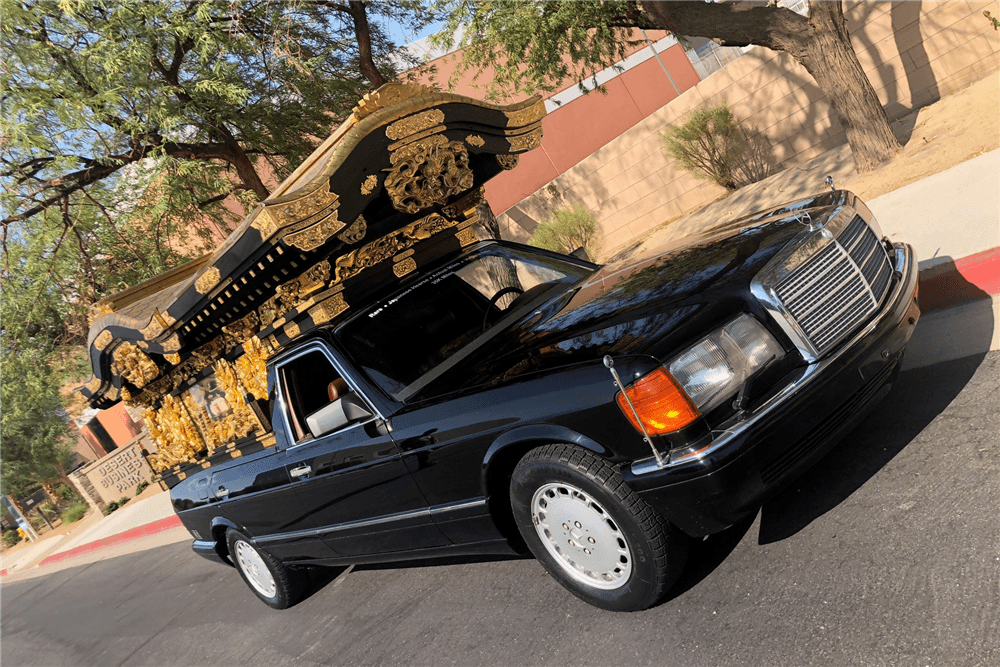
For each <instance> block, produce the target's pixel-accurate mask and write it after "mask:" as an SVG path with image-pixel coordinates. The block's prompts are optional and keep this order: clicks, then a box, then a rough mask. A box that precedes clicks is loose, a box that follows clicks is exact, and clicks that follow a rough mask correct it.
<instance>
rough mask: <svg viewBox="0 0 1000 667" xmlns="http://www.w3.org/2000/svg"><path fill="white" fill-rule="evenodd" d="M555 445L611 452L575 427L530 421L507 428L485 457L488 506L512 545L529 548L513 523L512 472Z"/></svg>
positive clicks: (605, 454) (484, 484) (603, 453)
mask: <svg viewBox="0 0 1000 667" xmlns="http://www.w3.org/2000/svg"><path fill="white" fill-rule="evenodd" d="M552 444H567V445H576V446H579V447H581V448H583V449H586V450H588V451H590V452H593V453H594V454H596V455H597V456H600V457H602V458H609V457H610V456H611V455H612V452H611V451H610V450H609V449H608V448H607V447H605V446H603V445H602V444H600V443H599V442H597V441H595V440H593V439H592V438H588V437H587V436H585V435H583V434H581V433H578V432H576V431H574V430H572V429H569V428H566V427H564V426H558V425H556V424H531V425H527V426H521V427H518V428H515V429H512V430H510V431H507V432H506V433H504V434H503V435H501V436H500V437H498V438H497V439H496V440H494V441H493V443H492V444H491V445H490V447H489V449H487V450H486V455H485V456H484V457H483V468H482V482H481V483H482V489H483V494H484V495H485V496H486V502H487V508H488V509H489V512H490V515H491V516H492V517H493V522H494V523H495V524H496V526H497V529H498V530H499V531H500V533H501V534H502V535H503V536H504V537H505V538H506V539H507V541H508V542H509V543H510V544H511V546H512V547H514V548H515V549H517V550H519V551H521V550H524V549H526V546H525V544H524V541H523V540H522V539H521V534H520V532H519V531H518V529H517V525H516V524H515V523H514V514H513V511H512V509H511V504H510V494H509V492H508V488H509V487H510V479H511V475H512V474H513V472H514V468H515V467H517V464H518V462H519V461H520V460H521V459H522V458H524V456H525V455H526V454H527V453H528V452H530V451H531V450H533V449H535V448H537V447H542V446H544V445H552Z"/></svg>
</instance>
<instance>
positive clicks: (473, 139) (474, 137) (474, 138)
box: [465, 134, 486, 148]
mask: <svg viewBox="0 0 1000 667" xmlns="http://www.w3.org/2000/svg"><path fill="white" fill-rule="evenodd" d="M465 141H466V143H468V144H469V145H470V146H475V147H476V148H482V146H483V145H484V144H486V141H485V140H484V139H483V138H482V137H481V136H479V135H478V134H470V135H469V136H467V137H466V138H465Z"/></svg>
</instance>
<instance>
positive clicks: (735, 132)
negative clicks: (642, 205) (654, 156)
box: [662, 104, 773, 190]
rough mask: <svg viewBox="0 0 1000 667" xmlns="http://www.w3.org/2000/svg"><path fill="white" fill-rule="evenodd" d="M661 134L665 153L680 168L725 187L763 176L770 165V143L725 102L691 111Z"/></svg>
mask: <svg viewBox="0 0 1000 667" xmlns="http://www.w3.org/2000/svg"><path fill="white" fill-rule="evenodd" d="M662 136H663V143H664V144H665V146H666V150H667V155H669V156H670V157H672V158H673V159H675V160H677V162H679V163H680V165H681V167H682V168H684V170H686V171H688V172H690V173H692V174H694V175H695V176H698V177H700V178H707V179H709V180H711V181H713V182H715V183H717V184H719V185H721V186H723V187H724V188H726V189H727V190H738V189H739V188H742V187H743V186H745V185H749V184H751V183H756V182H757V181H760V180H762V179H764V178H767V177H768V176H769V175H770V174H771V171H772V168H773V160H772V158H771V145H770V143H768V141H767V139H766V138H765V137H764V136H763V135H761V134H760V133H758V132H756V131H755V130H754V128H753V127H752V126H750V125H747V124H745V123H740V122H739V120H737V118H736V116H735V115H734V114H733V112H732V111H731V110H730V109H729V107H728V106H726V105H725V104H720V105H719V106H717V107H712V108H711V109H701V110H699V111H695V112H694V113H693V114H691V117H690V118H689V119H688V120H687V122H685V123H684V124H683V125H681V126H679V127H669V128H667V129H666V131H664V133H663V135H662Z"/></svg>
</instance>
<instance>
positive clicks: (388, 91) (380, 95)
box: [354, 81, 437, 120]
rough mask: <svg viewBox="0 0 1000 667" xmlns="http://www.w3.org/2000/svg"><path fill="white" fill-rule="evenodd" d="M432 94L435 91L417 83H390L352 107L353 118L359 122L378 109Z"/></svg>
mask: <svg viewBox="0 0 1000 667" xmlns="http://www.w3.org/2000/svg"><path fill="white" fill-rule="evenodd" d="M434 92H437V91H435V90H434V89H433V88H431V87H429V86H423V85H421V84H419V83H406V82H402V81H392V82H390V83H387V84H384V85H382V86H380V87H379V88H378V90H375V91H372V92H370V93H368V94H367V95H365V96H364V97H363V98H362V99H361V101H360V102H358V105H357V106H356V107H354V118H355V119H356V120H361V119H363V118H365V117H366V116H370V115H371V114H373V113H375V112H376V111H378V110H379V109H384V108H386V107H390V106H392V105H393V104H398V103H399V102H402V101H403V100H407V99H410V98H411V97H417V96H419V95H427V94H430V93H434Z"/></svg>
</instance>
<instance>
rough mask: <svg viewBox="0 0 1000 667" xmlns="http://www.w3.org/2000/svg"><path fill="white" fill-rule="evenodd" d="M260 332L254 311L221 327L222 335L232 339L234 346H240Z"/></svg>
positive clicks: (258, 320)
mask: <svg viewBox="0 0 1000 667" xmlns="http://www.w3.org/2000/svg"><path fill="white" fill-rule="evenodd" d="M259 330H260V318H258V317H257V313H256V311H253V310H251V311H250V312H249V313H247V314H246V315H245V316H243V317H242V318H240V319H238V320H236V321H235V322H231V323H229V324H227V325H226V326H224V327H222V331H223V333H225V334H226V335H227V336H229V337H230V338H232V340H233V342H234V343H235V344H240V343H242V342H243V341H245V340H246V339H247V338H249V337H250V336H252V335H254V334H255V333H257V332H258V331H259Z"/></svg>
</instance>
